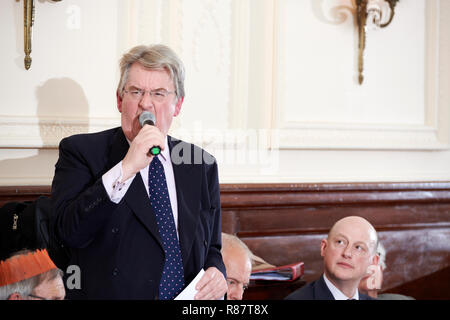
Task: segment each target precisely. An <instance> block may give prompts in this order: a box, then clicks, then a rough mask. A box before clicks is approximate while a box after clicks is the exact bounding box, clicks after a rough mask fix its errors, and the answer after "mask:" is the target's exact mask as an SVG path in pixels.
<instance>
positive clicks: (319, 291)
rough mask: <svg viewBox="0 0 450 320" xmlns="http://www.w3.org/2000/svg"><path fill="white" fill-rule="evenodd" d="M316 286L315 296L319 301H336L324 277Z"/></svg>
mask: <svg viewBox="0 0 450 320" xmlns="http://www.w3.org/2000/svg"><path fill="white" fill-rule="evenodd" d="M315 284H316V285H315V286H314V296H315V299H317V300H334V296H333V294H332V293H331V291H330V289H328V287H327V284H326V283H325V280H324V278H323V274H322V276H321V277H320V278H319V279H318V280H317V281H316V283H315Z"/></svg>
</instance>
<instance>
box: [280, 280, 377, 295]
mask: <svg viewBox="0 0 450 320" xmlns="http://www.w3.org/2000/svg"><path fill="white" fill-rule="evenodd" d="M358 294H359V300H375V299H373V298H371V297H369V296H368V295H365V294H362V293H361V292H358ZM285 300H334V297H333V294H332V293H331V291H330V289H328V287H327V284H326V283H325V280H324V278H323V275H322V276H321V277H320V278H319V279H318V280H316V281H313V282H310V283H308V284H307V285H305V286H304V287H302V288H300V289H297V290H296V291H294V292H292V293H291V294H290V295H288V296H287V297H286V298H285Z"/></svg>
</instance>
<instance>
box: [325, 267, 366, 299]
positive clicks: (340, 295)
mask: <svg viewBox="0 0 450 320" xmlns="http://www.w3.org/2000/svg"><path fill="white" fill-rule="evenodd" d="M323 279H324V280H325V284H326V285H327V287H328V289H330V291H331V294H332V295H333V297H334V300H349V299H355V300H359V293H358V290H355V294H354V295H353V297H351V298H349V297H347V296H346V295H345V294H343V293H342V291H341V290H339V289H338V288H336V286H335V285H334V284H333V283H332V282H331V281H330V280H328V278H327V276H326V275H325V273H324V274H323Z"/></svg>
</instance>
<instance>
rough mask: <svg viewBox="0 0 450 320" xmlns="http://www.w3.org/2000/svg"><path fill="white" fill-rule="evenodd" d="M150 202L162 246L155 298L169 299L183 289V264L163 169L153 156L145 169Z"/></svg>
mask: <svg viewBox="0 0 450 320" xmlns="http://www.w3.org/2000/svg"><path fill="white" fill-rule="evenodd" d="M148 186H149V193H150V203H151V205H152V208H153V211H154V212H155V217H156V223H157V224H158V230H159V235H160V237H161V240H162V244H163V247H164V255H165V259H166V260H165V262H164V269H163V273H162V276H161V281H160V283H159V299H161V300H170V299H173V298H174V297H175V296H176V295H178V293H180V292H181V289H183V286H184V271H183V261H182V258H181V250H180V244H179V242H178V238H177V231H176V228H175V222H174V218H173V213H172V207H171V206H170V199H169V192H168V190H167V183H166V176H165V174H164V168H163V166H162V164H161V161H159V159H158V157H154V158H153V160H152V162H151V164H150V168H149V169H148Z"/></svg>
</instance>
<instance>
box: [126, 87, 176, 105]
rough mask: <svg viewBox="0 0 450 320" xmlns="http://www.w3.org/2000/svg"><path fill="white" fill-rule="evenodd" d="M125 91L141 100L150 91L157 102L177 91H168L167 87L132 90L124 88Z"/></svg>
mask: <svg viewBox="0 0 450 320" xmlns="http://www.w3.org/2000/svg"><path fill="white" fill-rule="evenodd" d="M123 91H124V92H125V93H128V94H129V95H130V97H131V98H132V99H133V100H135V101H141V99H142V98H143V97H144V95H145V93H146V92H148V93H149V94H150V97H152V99H153V100H154V101H156V102H164V101H165V100H166V98H167V97H168V96H169V95H170V94H173V93H175V91H167V90H166V89H157V90H148V91H147V90H142V89H137V88H133V89H130V90H123Z"/></svg>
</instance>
